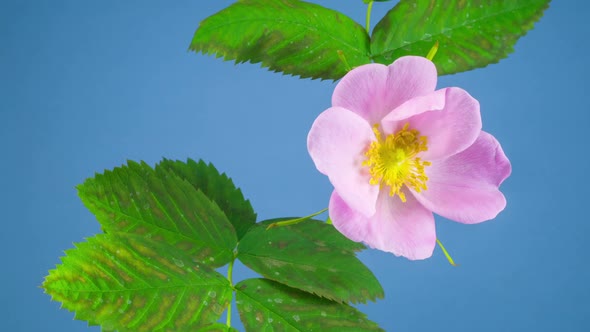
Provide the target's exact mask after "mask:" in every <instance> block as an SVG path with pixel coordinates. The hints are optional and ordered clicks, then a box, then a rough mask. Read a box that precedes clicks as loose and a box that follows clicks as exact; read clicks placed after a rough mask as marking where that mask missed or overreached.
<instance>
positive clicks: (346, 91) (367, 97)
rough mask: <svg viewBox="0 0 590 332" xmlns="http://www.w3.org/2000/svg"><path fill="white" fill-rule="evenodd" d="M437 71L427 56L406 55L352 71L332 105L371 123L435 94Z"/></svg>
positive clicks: (341, 84) (339, 89)
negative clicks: (417, 99)
mask: <svg viewBox="0 0 590 332" xmlns="http://www.w3.org/2000/svg"><path fill="white" fill-rule="evenodd" d="M436 80H437V74H436V68H435V67H434V64H433V63H432V62H431V61H429V60H427V59H426V58H423V57H417V56H405V57H402V58H399V59H397V60H396V61H395V62H394V63H392V64H391V65H389V66H384V65H380V64H368V65H364V66H360V67H357V68H355V69H353V70H352V71H350V72H349V73H348V74H346V76H344V77H343V78H342V80H341V81H340V82H339V83H338V85H337V86H336V88H335V89H334V94H333V95H332V106H340V107H343V108H346V109H349V110H351V111H353V112H355V113H357V114H358V115H360V116H362V117H363V118H364V119H366V120H367V121H368V122H369V123H371V124H375V123H379V121H381V119H382V118H383V117H384V116H385V115H387V114H388V113H389V112H391V111H392V110H394V109H395V108H397V107H398V106H399V105H401V104H403V103H404V102H405V101H407V100H410V99H412V98H414V97H418V96H423V95H426V94H428V93H431V92H433V91H434V88H435V87H436Z"/></svg>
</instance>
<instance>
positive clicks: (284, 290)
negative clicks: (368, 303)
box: [235, 279, 383, 332]
mask: <svg viewBox="0 0 590 332" xmlns="http://www.w3.org/2000/svg"><path fill="white" fill-rule="evenodd" d="M235 288H236V303H237V306H238V311H239V313H240V318H241V319H242V322H243V323H244V327H245V328H246V331H252V332H258V331H285V332H288V331H322V332H324V331H333V332H343V331H349V332H353V331H355V332H358V331H383V330H382V329H381V328H379V326H378V325H377V324H375V323H374V322H372V321H370V320H368V319H367V317H366V316H365V315H364V314H363V313H361V312H360V311H358V310H356V309H355V308H353V307H351V306H349V305H346V304H342V303H337V302H333V301H330V300H326V299H322V298H319V297H317V296H313V295H311V294H309V293H305V292H302V291H299V290H297V289H294V288H290V287H287V286H284V285H281V284H279V283H276V282H274V281H271V280H267V279H247V280H244V281H242V282H240V283H238V284H237V285H236V286H235Z"/></svg>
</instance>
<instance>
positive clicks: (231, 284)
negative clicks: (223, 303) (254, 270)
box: [225, 258, 235, 327]
mask: <svg viewBox="0 0 590 332" xmlns="http://www.w3.org/2000/svg"><path fill="white" fill-rule="evenodd" d="M234 261H235V258H234V259H232V260H231V262H230V263H229V267H228V268H227V281H229V285H230V287H231V288H232V289H233V288H234V284H233V281H232V272H233V270H234ZM232 297H233V291H232ZM231 303H232V299H230V300H229V303H228V304H227V319H226V320H225V324H226V325H227V327H231Z"/></svg>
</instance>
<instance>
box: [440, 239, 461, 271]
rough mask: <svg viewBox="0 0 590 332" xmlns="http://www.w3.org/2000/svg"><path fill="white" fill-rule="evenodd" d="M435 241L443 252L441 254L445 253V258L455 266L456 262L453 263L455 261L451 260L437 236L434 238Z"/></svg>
mask: <svg viewBox="0 0 590 332" xmlns="http://www.w3.org/2000/svg"><path fill="white" fill-rule="evenodd" d="M436 243H437V244H438V246H439V247H440V248H441V249H442V252H443V254H445V257H446V258H447V260H448V261H449V263H450V264H451V265H453V266H457V264H455V261H453V258H452V257H451V255H449V252H448V251H447V249H445V246H443V244H442V242H440V240H439V239H438V238H437V239H436Z"/></svg>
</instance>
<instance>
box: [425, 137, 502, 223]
mask: <svg viewBox="0 0 590 332" xmlns="http://www.w3.org/2000/svg"><path fill="white" fill-rule="evenodd" d="M510 172H511V166H510V161H509V160H508V158H506V155H505V154H504V151H502V147H501V146H500V143H498V141H497V140H496V139H495V138H494V136H492V135H490V134H488V133H486V132H483V131H482V132H481V133H480V135H479V137H478V138H477V140H476V141H475V143H473V145H472V146H470V147H469V148H467V149H466V150H464V151H462V152H460V153H458V154H456V155H454V156H451V157H449V158H446V159H442V160H437V161H436V162H433V163H432V166H430V167H427V168H426V173H427V175H428V178H429V179H428V182H427V186H428V189H427V190H425V191H422V192H420V193H416V192H414V195H415V196H416V198H417V199H418V200H419V201H420V203H422V204H423V205H424V206H425V207H426V208H427V209H430V210H432V211H433V212H434V213H436V214H439V215H441V216H443V217H445V218H448V219H451V220H455V221H458V222H462V223H466V224H473V223H478V222H482V221H486V220H490V219H493V218H495V217H496V216H497V215H498V213H500V211H502V210H504V207H505V206H506V199H505V198H504V195H502V193H501V192H500V190H499V189H498V187H499V186H500V184H501V183H502V182H503V181H504V179H506V178H507V177H508V175H510Z"/></svg>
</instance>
